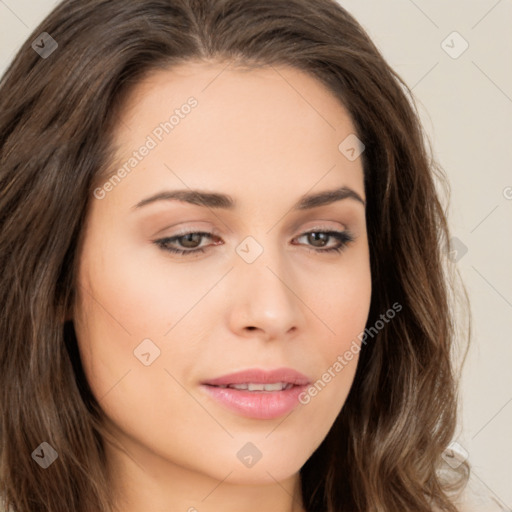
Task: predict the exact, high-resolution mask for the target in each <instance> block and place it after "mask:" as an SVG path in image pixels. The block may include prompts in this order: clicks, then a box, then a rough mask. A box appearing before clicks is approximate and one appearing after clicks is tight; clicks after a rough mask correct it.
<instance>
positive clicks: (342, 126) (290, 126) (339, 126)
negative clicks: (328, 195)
mask: <svg viewBox="0 0 512 512" xmlns="http://www.w3.org/2000/svg"><path fill="white" fill-rule="evenodd" d="M191 98H193V101H192V102H191ZM191 104H193V105H194V106H193V107H190V105H191ZM354 132H355V129H354V125H353V123H352V120H351V119H350V116H349V114H348V112H347V111H346V109H345V108H344V106H343V105H342V104H341V102H340V101H339V100H338V99H337V98H336V97H335V96H334V95H333V94H332V92H331V91H330V90H328V89H327V88H326V87H325V86H324V85H323V84H322V83H321V82H319V81H318V80H317V79H316V78H315V77H313V76H311V75H309V74H307V73H305V72H303V71H300V70H298V69H295V68H293V67H287V66H280V67H275V66H273V67H270V66H269V67H264V68H255V69H248V68H237V67H233V66H232V65H229V64H227V63H219V62H209V63H204V62H201V63H199V62H191V63H187V64H182V65H179V66H175V67H173V68H170V69H168V70H158V71H155V72H153V73H151V74H150V75H147V76H146V77H145V78H144V80H143V81H141V82H140V83H139V84H137V86H135V87H134V89H133V90H132V91H131V93H130V94H129V95H128V96H127V98H126V100H125V103H124V105H123V108H122V109H121V112H120V118H119V122H118V125H117V128H116V131H115V134H114V136H115V137H114V140H115V143H116V146H117V148H118V149H117V156H118V160H117V162H116V165H114V166H112V168H111V169H110V170H111V171H114V172H115V170H116V166H120V165H122V164H123V163H126V162H128V159H129V158H130V156H132V155H133V152H134V151H137V149H138V148H140V147H142V146H144V145H148V143H149V145H150V146H151V150H150V151H149V152H148V151H145V153H146V155H145V156H144V158H143V159H141V160H140V161H139V162H137V164H136V166H135V167H136V169H135V172H131V173H130V177H129V181H130V182H131V183H132V188H138V189H139V190H140V188H141V187H146V186H147V184H148V182H151V181H153V183H154V182H155V180H156V181H158V182H161V181H165V184H166V185H169V186H171V187H173V188H184V185H185V186H190V187H191V188H202V189H208V188H211V189H218V188H219V187H223V188H224V189H225V190H226V191H228V189H230V190H231V193H232V194H233V195H237V194H238V192H243V191H244V190H247V185H248V184H252V185H253V186H254V187H255V189H258V187H259V186H260V185H261V186H262V187H265V186H266V187H267V188H268V186H269V185H270V184H273V185H274V186H275V187H276V189H277V193H281V192H285V191H288V190H293V189H294V187H295V188H296V191H297V192H296V194H295V195H297V196H299V195H302V194H303V193H304V192H306V191H307V190H308V189H310V188H311V187H313V186H315V183H317V182H319V181H320V180H321V181H322V183H321V184H320V185H319V186H320V187H321V188H326V187H328V186H330V185H333V186H340V185H348V186H351V187H352V188H355V189H357V191H358V192H359V193H360V194H361V195H363V194H364V188H363V175H362V166H361V162H360V159H357V160H356V161H352V162H351V161H349V160H347V158H346V157H345V156H344V155H343V154H342V153H341V152H340V150H339V145H340V143H341V142H342V141H343V140H344V139H345V138H346V137H347V136H349V135H351V134H353V133H354ZM331 171H332V172H331ZM127 181H128V180H127ZM143 181H144V182H145V183H143ZM214 184H215V186H214ZM237 188H238V191H237ZM289 193H290V192H288V194H289Z"/></svg>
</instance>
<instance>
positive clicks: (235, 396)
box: [73, 63, 371, 484]
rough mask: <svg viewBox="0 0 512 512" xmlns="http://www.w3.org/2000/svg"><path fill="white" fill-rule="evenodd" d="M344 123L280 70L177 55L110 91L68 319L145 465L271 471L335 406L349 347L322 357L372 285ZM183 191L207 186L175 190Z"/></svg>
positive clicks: (332, 106)
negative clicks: (104, 171)
mask: <svg viewBox="0 0 512 512" xmlns="http://www.w3.org/2000/svg"><path fill="white" fill-rule="evenodd" d="M354 132H355V129H354V126H353V124H352V122H351V120H350V118H349V116H348V114H347V112H346V110H345V109H344V108H343V107H342V106H341V104H340V103H339V102H338V101H337V99H336V98H335V97H334V96H332V95H331V93H330V92H329V91H328V90H327V89H325V88H324V87H323V86H322V85H321V84H320V83H319V82H317V81H316V80H315V79H314V78H312V77H311V76H309V75H306V74H304V73H303V72H300V71H298V70H295V69H293V68H288V67H278V68H271V67H269V68H264V69H258V70H250V71H247V70H245V71H243V70H240V69H238V70H237V69H233V68H231V67H229V68H225V64H220V63H211V64H204V63H202V64H199V63H193V64H192V63H189V64H186V65H182V66H180V67H176V68H173V69H172V70H171V71H163V70H162V71H158V72H155V73H154V74H152V75H151V76H150V77H148V78H147V79H145V80H144V81H143V82H142V83H140V84H139V85H138V86H137V87H136V89H135V90H134V91H133V93H132V94H131V95H130V96H129V98H128V101H127V103H126V104H125V106H124V108H123V110H122V113H121V117H120V119H119V123H118V128H117V131H116V134H115V140H116V142H117V144H118V145H119V149H118V157H119V161H118V162H117V163H116V165H114V166H113V167H112V169H111V170H112V171H113V172H114V173H116V174H115V176H114V177H113V178H112V179H111V181H110V182H109V181H107V180H106V179H103V180H100V182H99V184H98V188H96V190H95V193H94V197H91V204H90V210H89V213H88V217H87V222H86V225H85V227H84V232H83V239H82V243H81V245H80V265H79V273H78V287H77V293H78V301H77V303H76V304H75V309H74V313H73V320H74V325H75V330H76V333H77V339H78V343H79V349H80V355H81V358H82V364H83V367H84V371H85V375H86V377H87V379H88V382H89V384H90V387H91V389H92V392H93V394H94V395H95V397H96V399H97V400H98V401H99V403H100V405H101V407H102V408H103V410H104V411H105V413H106V415H107V417H108V418H109V420H110V422H111V427H112V429H113V430H114V432H115V435H116V437H117V439H118V440H119V442H121V443H122V444H123V445H124V447H125V448H126V450H127V451H128V453H129V454H130V457H131V458H132V459H133V460H134V461H136V464H137V466H139V467H141V468H143V469H144V471H146V472H147V473H150V474H154V476H155V478H157V475H159V474H160V473H159V472H160V471H167V470H168V471H169V472H170V471H174V470H180V471H182V472H183V471H185V470H186V471H187V472H188V474H196V475H197V474H201V475H206V476H208V477H210V478H214V479H216V480H223V479H225V478H226V475H228V473H229V482H232V483H239V484H244V483H259V484H261V483H265V482H269V483H275V481H282V480H285V479H289V478H290V477H292V476H293V475H294V474H296V473H297V472H298V471H299V469H300V468H301V466H302V465H303V464H304V463H305V462H306V460H307V459H308V458H309V457H310V455H311V454H312V453H313V452H314V450H315V449H316V448H317V447H318V446H319V444H320V443H321V441H322V440H323V439H324V437H325V436H326V435H327V433H328V431H329V429H330V428H331V426H332V424H333V422H334V420H335V419H336V417H337V415H338V414H339V412H340V410H341V409H342V407H343V404H344V402H345V399H346V397H347V394H348V392H349V389H350V386H351V384H352V381H353V378H354V374H355V370H356V365H357V360H358V357H357V350H352V353H353V354H355V355H354V357H353V358H352V360H350V361H345V363H344V364H342V365H341V366H342V368H341V369H340V364H338V365H336V362H337V361H338V363H339V361H340V359H339V358H338V356H343V354H344V353H345V352H346V351H347V350H350V348H351V347H354V346H355V342H356V343H357V345H358V346H359V344H360V343H359V340H358V339H357V336H358V334H360V333H361V331H363V330H364V327H365V323H366V320H367V316H368V311H369V304H370V296H371V282H370V266H369V250H368V240H367V233H366V223H365V207H364V200H365V189H364V182H363V170H362V162H361V158H356V157H357V152H358V148H357V146H354V143H353V140H355V139H353V135H352V134H354ZM349 136H350V137H351V138H349V139H348V140H347V141H346V142H344V143H343V144H342V146H341V149H340V147H339V146H340V143H342V142H343V141H345V139H346V138H347V137H349ZM351 147H352V148H354V149H355V151H351V150H350V149H351ZM144 148H146V149H144ZM125 164H126V165H125ZM123 166H124V172H123V171H122V170H121V171H119V169H122V168H123ZM178 190H179V191H183V195H182V196H181V199H182V200H178V198H172V197H171V194H174V193H175V192H176V191H178ZM193 190H196V191H200V192H203V193H207V194H215V196H209V198H210V201H209V202H208V205H207V206H205V205H202V204H200V203H198V202H197V201H196V202H195V203H194V204H192V203H190V202H187V201H185V194H188V193H190V192H191V191H193ZM340 190H341V191H343V190H344V191H345V193H344V194H341V195H339V196H337V197H336V198H335V199H333V200H332V201H321V200H319V201H314V200H311V201H309V202H308V201H307V200H306V199H305V198H306V197H307V196H310V195H316V194H319V193H321V192H326V191H340ZM217 195H218V196H217ZM221 196H222V197H221ZM224 196H229V198H230V199H231V201H232V202H230V201H228V199H226V198H224ZM344 196H346V197H345V198H343V197H344ZM357 196H359V197H360V198H361V200H362V201H360V200H359V199H358V197H357ZM301 202H302V203H304V204H303V207H302V208H298V207H297V205H298V204H300V203H301ZM188 232H196V233H197V232H200V233H206V235H197V234H196V235H189V236H184V233H188ZM308 232H313V234H310V235H308V234H307V233H308ZM328 232H335V234H334V235H332V234H331V235H329V234H328ZM305 233H306V234H305ZM314 233H316V235H315V234H314ZM336 233H339V235H337V234H336ZM179 236H181V238H179ZM347 237H351V238H352V239H353V240H352V241H347ZM170 239H174V240H170ZM340 246H343V249H342V250H341V252H337V251H335V250H331V251H330V252H327V249H335V248H337V247H340ZM171 249H176V250H183V251H189V252H188V253H185V254H178V253H172V252H171ZM194 249H200V251H199V252H192V251H193V250H194ZM322 251H323V252H322ZM283 369H288V370H283ZM250 370H251V371H252V370H254V373H252V374H246V375H243V374H242V375H241V376H239V378H238V379H236V378H234V377H230V376H229V375H230V374H233V373H238V372H246V371H250ZM273 370H278V372H277V373H274V374H269V373H268V372H271V371H273ZM279 370H283V371H282V372H280V371H279ZM326 373H328V374H329V375H327V376H326ZM299 374H300V375H299ZM223 376H228V377H226V378H225V379H223V380H221V381H219V380H217V381H215V382H213V381H214V379H218V378H220V377H223ZM329 376H330V378H329ZM318 380H320V381H321V382H322V384H317V392H316V394H315V392H314V391H313V392H312V393H310V392H308V386H307V385H306V384H307V383H309V384H314V383H315V382H316V381H318ZM207 383H209V384H207ZM244 383H245V384H247V385H248V384H255V386H247V389H246V390H241V389H233V388H231V387H221V386H220V384H222V385H223V386H227V385H228V384H242V387H243V384H244ZM263 383H267V384H275V386H270V387H267V388H263V390H262V384H263ZM280 383H283V384H285V388H290V386H292V385H293V387H292V388H291V389H284V390H281V391H280V389H281V387H282V385H280ZM213 384H217V386H214V385H213ZM258 384H259V385H258ZM301 384H302V387H301V386H299V385H301ZM239 387H240V386H239ZM249 388H251V389H249ZM319 390H320V391H319ZM299 399H300V400H299ZM156 468H158V471H159V472H157V470H156ZM230 472H231V473H230Z"/></svg>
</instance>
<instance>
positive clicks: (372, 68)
mask: <svg viewBox="0 0 512 512" xmlns="http://www.w3.org/2000/svg"><path fill="white" fill-rule="evenodd" d="M42 32H47V33H49V34H50V35H51V37H52V38H53V39H54V40H55V41H57V43H58V47H57V48H56V49H55V51H54V52H53V53H51V54H50V55H48V56H47V57H46V58H42V57H41V56H40V55H38V53H37V52H36V51H34V49H33V48H32V47H31V43H32V41H34V40H35V39H36V37H37V36H38V35H39V34H41V33H42ZM40 46H43V45H42V44H41V45H40ZM191 60H219V61H220V60H222V61H226V62H231V63H233V65H240V66H242V65H245V66H248V67H249V68H250V67H251V66H273V65H281V64H284V65H291V66H294V67H296V68H298V69H301V70H303V71H305V72H307V73H309V74H311V75H312V76H314V77H316V78H317V79H318V80H320V81H321V82H322V83H323V84H325V85H326V86H327V87H328V88H329V90H330V91H332V93H333V94H334V95H336V97H337V98H338V99H339V101H340V102H341V103H342V104H343V105H344V106H345V107H346V108H347V109H348V111H349V113H350V114H351V117H352V120H353V122H354V123H355V126H356V128H357V133H358V137H359V138H360V139H361V140H362V141H363V143H364V145H365V150H364V152H363V154H362V158H363V164H364V165H363V166H364V174H365V188H366V196H367V229H368V237H369V244H370V258H371V274H372V290H373V293H372V300H371V307H370V314H369V318H368V325H369V326H373V325H374V324H375V323H376V321H377V320H379V315H381V314H382V313H383V312H384V311H386V310H387V309H388V308H389V307H390V305H391V304H393V303H395V302H398V303H399V304H400V305H401V306H402V308H403V309H402V311H401V312H400V314H399V315H396V317H395V318H394V319H393V321H391V322H389V323H388V324H387V326H386V328H385V329H382V330H381V331H380V332H379V333H378V335H377V336H376V337H375V338H374V339H373V340H372V342H371V343H367V344H365V345H364V347H363V348H362V351H361V353H360V360H359V364H358V368H357V373H356V376H355V380H354V383H353V386H352V388H351V390H350V394H349V396H348V398H347V401H346V403H345V405H344V407H343V409H342V411H341V413H340V415H339V416H338V418H337V420H336V422H335V424H334V425H333V427H332V429H331V431H330V432H329V434H328V435H327V437H326V439H325V440H324V441H323V443H322V444H321V445H320V447H319V448H318V449H317V451H316V452H315V453H314V454H313V455H312V456H311V458H310V459H309V460H308V461H307V462H306V464H305V465H304V466H303V468H302V469H301V480H302V494H303V500H304V505H305V507H306V509H307V510H308V512H342V511H347V512H356V511H360V512H363V511H375V512H377V511H379V512H396V511H399V510H414V511H415V512H423V511H424V512H427V511H432V510H436V509H439V510H443V511H449V512H455V511H456V508H455V507H454V505H453V504H452V501H451V499H450V497H449V492H448V483H447V482H443V481H442V479H441V477H440V473H439V470H440V469H442V467H443V465H444V464H446V463H445V462H443V458H442V453H443V450H444V449H445V448H446V447H447V445H448V444H449V443H450V441H451V440H452V438H453V437H454V434H455V430H456V418H457V394H458V391H457V385H458V379H457V374H456V371H455V366H454V363H453V360H452V352H453V347H454V335H455V330H456V329H455V324H454V318H453V313H452V312H451V304H450V292H451V290H452V288H451V285H450V284H449V283H450V282H451V281H449V280H448V278H449V274H448V272H447V270H446V268H445V265H444V262H445V254H446V247H447V243H448V242H447V240H448V238H449V233H448V228H447V222H446V217H445V211H444V209H443V206H442V204H441V200H440V198H439V192H438V191H436V178H437V180H438V182H439V183H442V182H443V180H444V174H443V173H442V170H441V169H440V168H439V166H437V165H436V164H435V161H434V160H433V158H432V157H431V152H430V150H429V149H428V144H427V143H426V138H425V136H424V133H423V131H422V128H421V125H420V122H419V117H418V113H417V109H416V107H415V102H414V99H413V97H412V94H411V93H410V91H409V89H408V88H407V86H406V84H405V83H403V81H402V80H401V79H400V77H399V76H398V75H397V74H396V73H395V72H394V71H393V70H392V69H391V68H390V67H389V66H388V64H387V63H386V62H385V61H384V59H383V57H382V56H381V54H380V53H379V51H378V50H377V48H376V47H375V46H374V44H373V43H372V42H371V41H370V39H369V37H368V36H367V34H366V33H365V31H364V30H363V29H362V28H361V26H360V25H359V24H358V23H357V22H356V21H355V20H354V18H352V16H350V15H349V14H348V13H347V12H346V11H345V10H344V9H343V8H342V7H341V6H340V5H338V4H337V3H336V2H335V1H334V0H257V1H256V0H144V1H141V0H66V1H64V2H62V3H61V4H60V5H58V6H57V7H56V8H55V10H54V11H53V12H52V13H51V14H50V15H49V16H48V17H47V18H46V19H45V20H44V21H43V22H42V23H41V24H40V25H39V26H38V27H37V28H36V29H35V30H34V32H33V33H32V35H31V36H30V37H29V39H28V40H27V42H26V43H25V44H24V45H23V46H22V48H21V49H20V50H19V52H18V54H17V55H16V57H15V59H14V60H13V62H12V63H11V65H10V67H9V68H8V69H7V71H6V73H5V74H4V76H3V78H2V80H1V82H0V228H1V229H0V233H1V234H0V268H1V277H0V279H1V281H0V296H1V301H0V302H1V305H2V311H1V313H0V410H1V414H2V416H1V423H0V442H1V444H0V447H1V448H0V449H1V453H0V493H1V494H2V495H3V496H4V497H5V500H6V503H7V505H8V506H11V507H12V509H13V510H14V511H15V512H27V511H34V512H35V511H52V512H57V511H66V512H69V511H76V512H86V511H94V512H98V511H101V512H109V511H111V510H112V507H113V502H112V497H111V496H110V493H109V488H110V481H109V471H108V466H107V461H106V458H105V451H104V446H105V445H104V443H105V437H106V435H107V434H106V432H104V431H103V427H102V417H103V416H102V414H103V413H102V410H101V407H100V406H99V404H98V403H97V401H96V400H95V398H94V397H93V396H92V393H91V391H90V389H89V387H88V384H87V382H86V379H85V377H84V374H83V371H82V367H81V364H80V358H79V355H78V351H77V345H76V338H75V334H74V330H73V325H72V322H65V318H66V312H67V311H69V309H70V307H71V305H72V303H73V300H74V290H75V286H76V281H75V277H76V268H77V260H78V258H79V250H78V249H79V240H80V234H81V232H82V231H81V230H82V226H83V225H84V219H85V218H86V214H87V209H88V204H89V202H90V201H91V200H93V186H94V183H95V182H96V181H97V178H98V176H99V174H100V173H101V172H104V171H105V169H107V168H108V164H109V163H110V162H111V158H112V156H113V152H112V147H111V143H112V136H111V135H112V132H113V128H114V127H115V126H116V121H117V115H118V112H119V108H121V106H122V101H121V100H122V98H123V97H124V95H125V94H127V92H128V91H129V90H131V88H132V87H133V86H134V85H135V84H137V83H138V81H139V80H140V79H141V78H142V77H143V76H144V75H145V74H146V73H148V72H151V71H154V70H156V69H171V68H172V66H173V65H175V64H179V63H186V62H187V61H191ZM340 142H341V141H340ZM450 275H451V274H450ZM42 442H47V443H48V444H49V445H51V446H52V447H53V448H54V449H55V450H56V452H57V454H58V460H57V462H56V463H54V464H52V465H51V466H49V467H48V468H47V469H45V470H43V469H42V468H41V467H39V465H37V464H36V463H35V462H34V460H33V458H32V457H31V454H32V453H33V451H34V450H35V449H36V448H37V447H38V446H39V445H40V444H41V443H42ZM456 475H457V479H458V480H457V479H456V480H455V481H454V483H453V488H455V487H456V486H459V487H460V486H462V485H463V484H464V483H465V482H466V481H467V479H468V475H469V465H468V464H467V462H465V463H463V464H461V465H460V466H459V468H458V470H457V472H456Z"/></svg>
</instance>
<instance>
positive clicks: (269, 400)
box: [201, 368, 310, 419]
mask: <svg viewBox="0 0 512 512" xmlns="http://www.w3.org/2000/svg"><path fill="white" fill-rule="evenodd" d="M276 382H283V383H288V384H293V387H292V388H290V389H283V390H282V391H246V390H239V389H232V388H221V387H216V386H227V385H229V384H249V383H252V384H272V383H276ZM309 383H310V380H309V379H308V378H307V377H306V376H305V375H303V374H302V373H299V372H297V371H295V370H293V369H291V368H278V369H276V370H271V371H265V370H260V369H250V370H247V371H243V372H236V373H231V374H229V375H224V376H222V377H218V378H215V379H211V380H208V381H205V382H203V383H202V386H201V387H202V388H203V389H204V390H205V391H206V392H207V393H208V394H209V395H210V396H211V397H212V398H214V399H215V400H216V401H218V402H220V403H221V404H222V405H224V406H225V407H227V408H228V409H230V410H232V411H234V412H236V413H238V414H241V415H242V416H245V417H247V418H254V419H274V418H279V417H280V416H283V415H285V414H287V413H289V412H290V411H291V410H292V409H294V408H295V407H296V406H297V405H298V403H299V400H298V398H299V395H300V394H301V393H302V392H303V391H304V390H305V389H306V388H307V386H308V384H309Z"/></svg>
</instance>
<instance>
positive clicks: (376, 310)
mask: <svg viewBox="0 0 512 512" xmlns="http://www.w3.org/2000/svg"><path fill="white" fill-rule="evenodd" d="M0 88H1V99H0V106H1V108H0V111H1V112H2V117H1V121H0V123H1V131H0V133H1V153H0V155H1V170H0V172H1V174H0V184H1V196H0V198H1V199H0V212H1V214H0V218H1V223H2V224H1V235H0V240H1V242H0V244H1V245H0V246H1V258H2V259H1V263H2V269H3V270H2V283H1V286H0V289H1V293H2V304H4V308H3V311H2V315H1V324H0V325H1V331H0V332H1V334H2V336H1V340H2V341H1V344H0V367H1V369H2V372H1V386H0V388H1V390H2V391H1V393H2V394H1V399H0V404H1V410H2V424H1V425H2V427H1V438H2V445H1V446H2V448H1V476H0V481H1V484H0V485H1V494H2V495H3V496H4V497H5V502H6V507H10V508H11V509H12V510H13V511H28V510H31V511H32V510H34V511H35V510H51V511H59V510H66V511H69V510H73V511H77V512H78V511H80V512H81V511H102V512H103V511H105V512H107V511H112V512H121V511H123V512H136V511H140V510H151V511H157V510H162V511H163V510H167V511H182V510H183V511H185V510H188V511H200V512H203V511H213V510H222V511H229V510H244V511H253V510H254V511H256V510H258V511H259V510H269V511H272V512H281V511H301V512H304V511H307V512H312V511H329V512H335V511H336V512H341V511H377V510H379V511H390V512H391V511H393V512H395V511H398V510H414V511H433V510H436V511H437V510H442V511H449V512H455V511H456V510H463V509H462V508H460V507H461V506H462V505H461V503H462V502H461V501H460V500H458V498H457V497H456V494H457V492H460V491H461V490H462V489H463V488H464V486H465V484H466V483H467V481H468V479H469V464H468V462H467V461H465V460H463V458H462V459H461V460H457V457H455V459H454V458H453V457H451V458H450V457H449V456H447V453H448V454H452V452H450V451H448V452H446V451H445V450H446V449H447V447H448V446H449V445H450V442H451V440H452V438H453V437H454V434H455V427H456V411H457V401H456V397H457V380H456V373H455V370H454V368H453V363H452V361H451V359H450V351H451V347H452V342H453V337H454V332H453V331H454V328H453V319H452V314H451V312H450V304H449V300H448V292H449V285H450V284H451V281H450V282H449V283H447V281H446V276H445V273H444V267H443V265H444V261H445V260H444V253H445V244H446V240H447V239H448V238H447V236H448V229H447V224H446V219H445V216H444V213H443V208H442V206H441V204H440V201H439V199H438V196H437V194H436V190H435V181H434V179H435V175H434V172H437V177H439V178H441V177H442V173H441V172H440V171H439V170H437V169H436V167H435V166H434V165H433V164H432V161H431V158H430V156H429V154H428V152H427V150H426V148H425V145H424V136H423V132H422V129H421V126H420V124H419V121H418V117H417V114H416V111H415V108H414V102H413V100H412V98H411V96H410V94H409V92H408V89H407V87H406V86H405V84H403V83H402V82H401V80H400V78H399V77H398V76H397V75H396V74H395V73H394V72H393V70H391V69H390V67H389V66H388V65H387V63H386V62H385V61H384V60H383V58H382V56H381V55H380V53H379V52H378V51H377V49H376V48H375V46H374V45H373V44H372V42H371V41H370V40H369V38H368V36H367V35H366V34H365V32H364V31H363V29H362V28H361V27H360V26H359V24H358V23H357V22H356V21H355V20H354V19H353V18H352V17H351V16H350V15H349V14H348V13H347V12H346V11H345V10H344V9H343V8H341V7H340V6H339V5H338V4H337V3H335V2H334V1H332V0H315V1H311V0H308V1H306V0H277V1H276V0H272V1H270V0H264V1H257V2H255V1H254V0H237V1H234V0H172V1H171V0H147V1H143V2H140V1H136V0H108V1H107V0H71V1H65V2H62V3H61V4H60V5H58V6H57V7H56V8H55V10H54V11H53V12H52V13H51V14H50V15H49V16H48V18H47V19H46V20H45V21H44V22H43V23H42V24H41V25H40V26H39V27H38V29H36V31H35V32H34V34H33V35H32V37H31V38H29V41H28V42H27V43H26V45H25V46H24V47H23V48H22V49H21V50H20V52H19V53H18V55H17V56H16V58H15V59H14V61H13V63H12V65H11V66H10V67H9V69H8V70H7V72H6V74H5V76H4V77H3V79H2V82H1V85H0ZM454 460H455V463H454ZM464 510H466V509H464Z"/></svg>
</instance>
